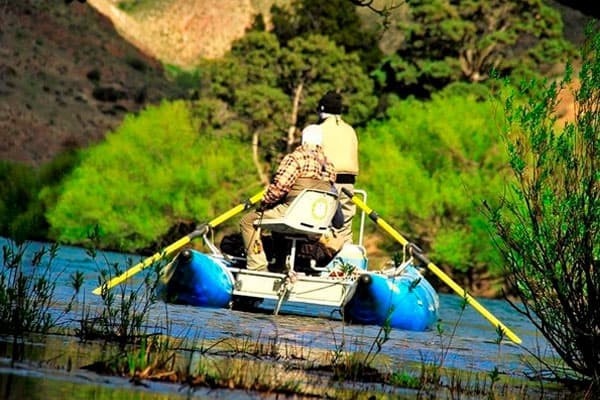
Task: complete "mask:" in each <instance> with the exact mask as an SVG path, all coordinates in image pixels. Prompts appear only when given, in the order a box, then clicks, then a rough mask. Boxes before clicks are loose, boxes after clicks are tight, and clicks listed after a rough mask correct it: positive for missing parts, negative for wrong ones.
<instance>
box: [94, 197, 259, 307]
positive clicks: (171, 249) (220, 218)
mask: <svg viewBox="0 0 600 400" xmlns="http://www.w3.org/2000/svg"><path fill="white" fill-rule="evenodd" d="M264 192H265V191H264V190H261V191H260V192H259V193H257V194H255V195H254V196H252V197H250V198H249V199H248V200H246V201H245V202H243V203H242V204H238V205H237V206H235V207H233V208H232V209H230V210H229V211H226V212H225V213H223V214H221V215H219V216H218V217H216V218H215V219H213V220H212V221H210V222H209V223H208V224H204V225H201V227H200V228H198V229H196V230H195V231H194V232H192V233H190V234H189V235H187V236H184V237H182V238H181V239H179V240H178V241H176V242H175V243H172V244H171V245H169V246H167V247H165V248H164V249H163V250H162V251H160V252H159V253H155V254H154V255H152V256H150V257H148V258H147V259H145V260H144V261H142V262H140V263H138V264H136V265H134V266H133V267H131V268H129V269H128V270H127V271H125V272H124V273H122V274H121V275H119V276H117V277H114V278H112V279H111V280H109V281H108V282H106V283H104V284H102V285H100V286H98V287H97V288H96V289H94V290H93V291H92V293H94V294H96V295H101V294H102V291H103V290H110V289H112V288H113V287H115V286H116V285H118V284H120V283H123V282H125V281H126V280H127V279H129V278H131V277H132V276H133V275H135V274H137V273H138V272H140V271H142V270H144V269H146V268H148V267H149V266H150V265H152V264H154V263H156V262H157V261H160V260H161V259H163V258H165V257H168V256H170V255H171V254H173V253H174V252H175V251H177V250H179V249H181V248H182V247H183V246H185V245H186V244H188V243H189V242H191V240H192V239H193V238H195V237H197V236H201V235H203V234H204V233H205V232H206V231H205V230H206V229H208V228H209V227H210V228H215V227H216V226H217V225H220V224H222V223H223V222H225V221H226V220H228V219H229V218H231V217H233V216H235V215H236V214H238V213H240V212H242V211H244V210H246V209H248V208H250V207H252V206H253V205H254V204H256V203H257V202H259V201H260V200H261V199H262V196H263V194H264Z"/></svg>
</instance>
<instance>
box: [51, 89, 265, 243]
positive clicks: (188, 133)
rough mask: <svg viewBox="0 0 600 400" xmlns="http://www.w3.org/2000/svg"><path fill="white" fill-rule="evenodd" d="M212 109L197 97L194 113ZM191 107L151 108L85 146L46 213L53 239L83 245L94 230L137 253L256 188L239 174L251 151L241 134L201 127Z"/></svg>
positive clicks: (178, 104)
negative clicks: (182, 223) (175, 227)
mask: <svg viewBox="0 0 600 400" xmlns="http://www.w3.org/2000/svg"><path fill="white" fill-rule="evenodd" d="M217 109H218V103H215V102H208V103H204V102H200V103H199V104H196V106H195V107H194V109H193V111H194V113H196V115H207V114H212V113H214V112H215V110H217ZM191 111H192V110H191V109H190V106H189V105H187V104H186V103H184V102H181V101H178V102H173V103H169V102H164V103H163V104H161V105H160V106H151V107H148V108H147V109H145V110H144V111H143V112H141V113H140V115H139V116H134V115H128V116H127V117H126V118H125V120H124V122H123V124H122V125H121V126H120V127H119V128H118V129H117V130H116V131H114V132H112V133H109V134H108V136H107V137H106V140H105V141H104V142H102V143H101V144H99V145H97V146H94V147H91V148H89V149H88V150H87V151H86V152H85V153H84V155H83V159H82V162H81V164H80V165H79V166H78V167H77V168H75V169H74V171H73V173H72V174H71V175H70V177H68V178H67V179H66V180H65V181H64V183H63V185H62V188H61V190H60V195H59V197H58V201H57V204H56V207H55V208H53V209H52V210H50V211H49V212H48V214H47V217H48V220H49V222H50V225H51V232H52V235H53V237H54V238H55V239H57V240H59V241H61V242H66V243H76V244H81V243H84V242H85V240H86V238H87V235H88V232H90V231H91V230H92V229H94V228H95V227H98V228H99V231H100V235H101V245H102V246H103V247H107V248H112V249H119V250H125V251H134V250H136V249H140V248H144V247H147V246H149V245H150V244H152V243H154V242H155V241H156V240H157V239H158V238H160V237H161V236H162V235H164V234H165V233H166V232H167V231H168V230H169V228H170V227H172V226H173V225H175V224H176V223H177V222H179V221H196V222H200V221H205V220H207V219H209V218H211V217H213V216H214V215H215V214H216V213H217V212H218V211H219V210H222V209H224V208H226V207H227V206H228V205H231V204H234V203H235V200H236V199H239V198H241V197H242V195H243V196H246V195H247V193H246V192H243V191H245V190H252V189H253V188H254V189H258V188H259V185H257V182H256V181H254V182H253V181H252V177H251V176H249V175H247V174H240V171H245V170H248V169H250V168H251V161H250V160H249V159H247V158H245V157H239V154H243V153H246V152H247V151H248V146H247V145H245V144H243V143H241V142H240V139H239V135H235V134H229V133H228V131H230V129H229V128H233V130H235V126H233V127H230V126H227V125H225V126H221V127H219V128H214V127H212V126H210V125H209V124H207V123H206V121H207V120H208V121H210V119H208V118H207V119H206V120H204V122H203V125H200V124H198V123H196V121H195V119H194V118H193V117H192V115H193V113H192V112H191ZM198 127H201V128H202V130H201V131H200V132H199V131H198ZM238 128H239V127H238ZM253 183H254V185H253ZM241 192H243V193H241ZM43 195H45V194H44V193H42V196H43Z"/></svg>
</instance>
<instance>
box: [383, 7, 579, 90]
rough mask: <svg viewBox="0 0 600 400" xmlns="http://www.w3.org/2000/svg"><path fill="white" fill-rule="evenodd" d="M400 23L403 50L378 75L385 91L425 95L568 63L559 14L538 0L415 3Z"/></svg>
mask: <svg viewBox="0 0 600 400" xmlns="http://www.w3.org/2000/svg"><path fill="white" fill-rule="evenodd" d="M409 5H410V15H411V18H410V19H409V20H408V21H406V22H401V23H400V29H401V30H402V31H403V32H406V37H405V40H404V44H403V46H402V47H401V48H400V49H398V51H397V52H396V53H395V54H393V55H392V56H390V57H388V58H387V59H386V60H385V61H384V62H383V63H382V65H381V67H380V68H379V71H378V72H377V74H376V75H377V77H378V80H379V83H380V84H381V85H383V87H384V88H383V89H384V90H385V91H390V92H394V93H404V94H409V93H413V94H415V95H417V96H424V97H426V96H428V95H429V94H430V93H431V92H433V91H435V90H439V89H440V88H442V87H444V86H445V85H447V84H448V83H450V82H455V81H468V82H484V81H487V80H488V79H489V77H490V72H491V71H492V70H493V69H494V70H496V71H498V72H500V73H501V74H502V75H509V74H511V73H520V74H525V73H527V74H530V73H531V72H532V71H533V72H536V73H537V72H539V71H543V68H544V66H547V65H549V64H555V63H558V62H560V61H561V60H566V57H567V56H568V55H569V54H570V51H571V46H570V45H569V44H568V43H567V42H566V41H565V40H564V39H563V38H562V29H563V25H562V20H561V17H560V14H559V13H558V11H556V10H554V9H552V8H550V7H549V6H547V5H545V4H544V3H543V2H542V0H525V1H511V0H490V1H471V0H460V1H451V0H433V1H431V0H416V1H411V2H410V3H409Z"/></svg>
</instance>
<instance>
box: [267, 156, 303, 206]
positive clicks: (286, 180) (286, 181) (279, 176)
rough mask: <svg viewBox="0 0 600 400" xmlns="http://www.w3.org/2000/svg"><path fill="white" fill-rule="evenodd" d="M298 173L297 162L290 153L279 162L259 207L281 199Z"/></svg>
mask: <svg viewBox="0 0 600 400" xmlns="http://www.w3.org/2000/svg"><path fill="white" fill-rule="evenodd" d="M299 175H300V166H299V165H298V162H297V161H296V159H294V157H292V155H291V154H288V155H287V156H285V157H284V158H283V160H282V161H281V164H279V167H278V168H277V172H276V173H275V177H274V178H273V182H271V184H270V185H269V186H268V187H267V191H266V192H265V195H264V196H263V200H262V204H261V208H265V207H266V208H269V207H270V206H273V205H274V204H277V203H278V202H279V201H281V200H282V199H283V198H284V197H285V196H286V195H287V194H288V192H289V191H290V189H291V188H292V186H293V185H294V183H295V182H296V179H298V176H299Z"/></svg>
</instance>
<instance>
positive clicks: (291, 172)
mask: <svg viewBox="0 0 600 400" xmlns="http://www.w3.org/2000/svg"><path fill="white" fill-rule="evenodd" d="M322 137H323V133H322V130H321V127H320V126H319V125H309V126H307V127H306V128H304V130H303V131H302V144H301V145H300V146H298V147H297V148H296V149H295V150H294V151H293V152H292V153H290V154H288V155H286V156H285V157H284V158H283V160H282V161H281V163H280V164H279V167H278V168H277V172H276V173H275V176H274V177H273V180H272V182H271V184H270V185H269V186H268V187H267V191H266V192H265V195H264V196H263V200H262V202H261V204H260V206H259V207H258V209H257V210H254V211H251V212H249V213H248V214H246V215H244V216H243V217H242V219H241V220H240V230H241V233H242V239H243V240H244V247H245V250H246V260H247V268H248V269H252V270H256V271H267V266H268V261H267V257H266V255H265V252H264V249H263V246H262V242H261V240H260V231H259V230H257V229H256V228H255V227H254V221H256V220H257V219H259V218H280V217H282V216H283V214H284V213H285V211H286V209H287V208H288V206H289V205H290V203H291V202H292V201H293V200H294V198H295V197H296V196H298V195H299V194H300V193H301V192H302V190H304V189H319V190H326V191H330V190H332V187H333V184H334V183H335V168H334V166H333V164H332V163H330V162H328V161H327V159H326V158H325V155H324V154H323V148H322V147H321V141H322Z"/></svg>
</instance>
